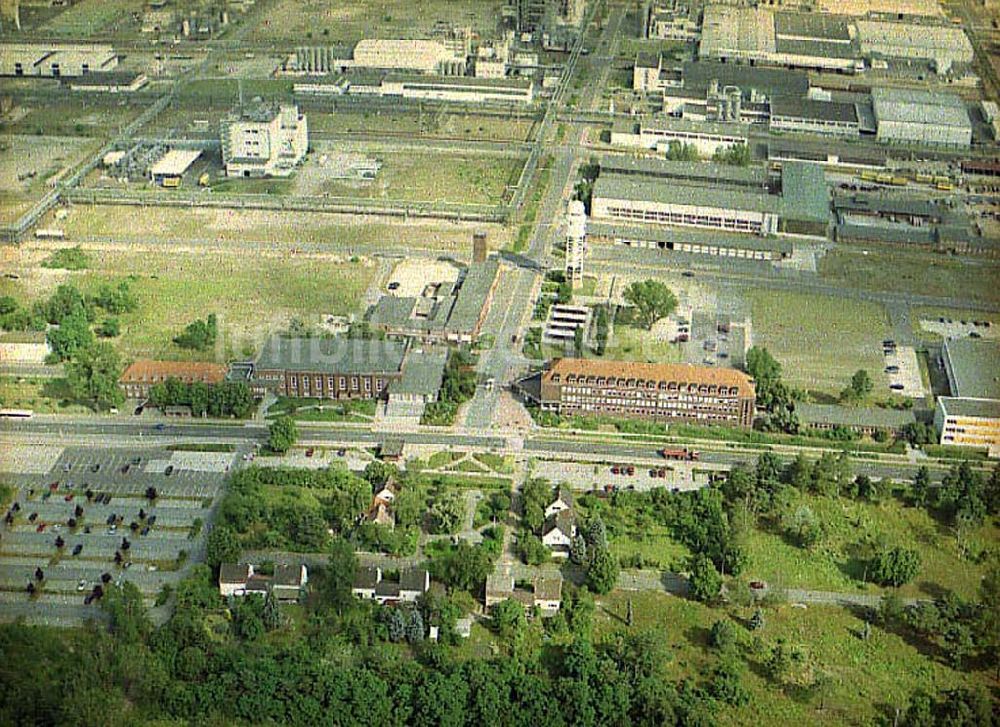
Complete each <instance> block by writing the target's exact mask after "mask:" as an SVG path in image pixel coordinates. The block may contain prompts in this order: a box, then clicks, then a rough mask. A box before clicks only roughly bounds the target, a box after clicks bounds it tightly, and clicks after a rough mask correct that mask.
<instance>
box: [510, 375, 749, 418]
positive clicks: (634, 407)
mask: <svg viewBox="0 0 1000 727" xmlns="http://www.w3.org/2000/svg"><path fill="white" fill-rule="evenodd" d="M518 387H519V389H520V390H521V391H522V392H523V393H524V395H525V396H526V397H527V398H528V399H529V400H533V401H535V402H536V403H537V404H538V405H539V406H540V407H541V408H542V410H543V411H553V412H557V413H559V414H566V415H576V414H582V415H586V414H594V415H606V416H615V417H635V418H639V419H649V420H653V421H661V422H690V423H696V424H720V425H725V426H733V427H749V426H751V425H752V424H753V418H754V403H755V400H756V394H755V392H754V385H753V381H752V380H751V379H750V377H749V376H747V375H746V374H744V373H743V372H742V371H737V370H736V369H728V368H716V367H711V366H693V365H690V364H659V363H636V362H631V361H604V360H586V359H578V358H562V359H558V360H556V361H554V362H553V363H552V365H551V366H550V367H549V368H548V369H547V370H546V371H544V372H542V373H540V374H535V375H534V376H533V377H528V378H527V379H524V380H522V381H521V382H519V384H518Z"/></svg>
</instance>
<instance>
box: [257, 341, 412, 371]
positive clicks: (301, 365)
mask: <svg viewBox="0 0 1000 727" xmlns="http://www.w3.org/2000/svg"><path fill="white" fill-rule="evenodd" d="M405 351H406V345H405V344H403V343H399V342H398V341H391V340H380V339H377V338H347V337H340V336H338V337H334V338H283V337H280V336H272V337H271V338H270V339H269V340H268V342H267V343H266V344H264V349H263V350H262V351H261V353H260V356H259V357H258V358H257V362H256V367H257V369H258V370H284V371H320V372H329V373H335V374H375V373H389V374H394V373H396V372H398V371H399V370H400V368H401V367H402V365H403V354H404V353H405Z"/></svg>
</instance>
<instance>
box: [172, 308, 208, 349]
mask: <svg viewBox="0 0 1000 727" xmlns="http://www.w3.org/2000/svg"><path fill="white" fill-rule="evenodd" d="M217 336H218V322H217V320H216V317H215V314H214V313H212V314H210V315H209V316H208V318H206V319H205V320H200V319H199V320H196V321H193V322H191V323H189V324H188V325H187V327H186V328H185V329H184V332H183V333H181V334H179V335H177V336H175V337H174V343H176V344H177V345H178V346H180V347H181V348H190V349H193V350H195V351H207V350H208V349H210V348H211V347H212V346H214V345H215V340H216V337H217Z"/></svg>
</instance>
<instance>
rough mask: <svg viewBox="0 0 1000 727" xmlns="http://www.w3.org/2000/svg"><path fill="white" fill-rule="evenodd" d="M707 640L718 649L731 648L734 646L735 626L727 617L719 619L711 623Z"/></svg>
mask: <svg viewBox="0 0 1000 727" xmlns="http://www.w3.org/2000/svg"><path fill="white" fill-rule="evenodd" d="M708 641H709V643H710V644H711V645H712V646H714V647H715V648H716V649H718V650H719V651H727V650H728V649H731V648H733V647H734V646H736V626H735V625H734V624H733V622H732V621H730V620H729V619H725V618H723V619H719V620H718V621H716V622H715V623H713V624H712V629H711V630H710V631H709V635H708Z"/></svg>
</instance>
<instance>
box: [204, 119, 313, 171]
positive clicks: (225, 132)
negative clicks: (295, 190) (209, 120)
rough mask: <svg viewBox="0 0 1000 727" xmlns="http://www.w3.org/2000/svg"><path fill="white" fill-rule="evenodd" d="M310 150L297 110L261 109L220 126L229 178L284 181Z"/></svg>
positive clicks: (302, 122)
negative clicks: (281, 179)
mask: <svg viewBox="0 0 1000 727" xmlns="http://www.w3.org/2000/svg"><path fill="white" fill-rule="evenodd" d="M308 148H309V131H308V127H307V125H306V117H305V115H304V114H300V113H299V108H298V106H293V105H287V106H280V107H277V108H275V107H273V106H262V107H260V108H257V109H255V110H253V111H250V112H247V113H243V114H238V115H235V116H232V117H230V118H228V119H226V120H224V121H223V122H222V160H223V162H225V165H226V176H229V177H287V176H290V175H291V173H292V171H293V170H294V169H295V167H296V165H297V164H298V163H299V162H301V161H302V159H303V158H304V157H305V155H306V151H307V150H308Z"/></svg>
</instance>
